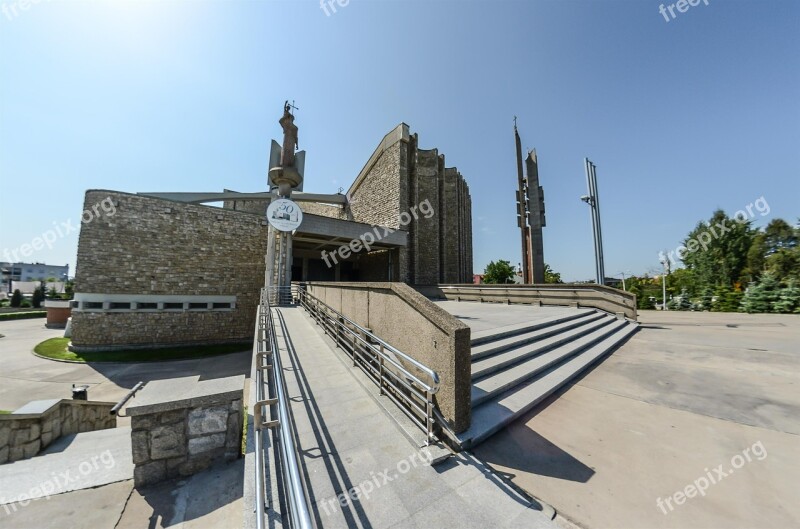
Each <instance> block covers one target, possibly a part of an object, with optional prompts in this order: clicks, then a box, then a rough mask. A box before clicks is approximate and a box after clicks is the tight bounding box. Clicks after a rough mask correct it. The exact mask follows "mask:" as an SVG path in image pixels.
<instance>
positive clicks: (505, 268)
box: [483, 260, 515, 284]
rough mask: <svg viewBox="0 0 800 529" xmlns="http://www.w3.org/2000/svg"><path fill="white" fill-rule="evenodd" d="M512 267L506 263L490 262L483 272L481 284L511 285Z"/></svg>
mask: <svg viewBox="0 0 800 529" xmlns="http://www.w3.org/2000/svg"><path fill="white" fill-rule="evenodd" d="M514 273H515V271H514V267H513V266H511V263H509V262H508V261H502V260H500V261H497V262H496V263H495V262H494V261H490V262H489V264H488V265H486V270H484V271H483V282H484V283H489V284H497V283H511V280H512V279H513V277H514Z"/></svg>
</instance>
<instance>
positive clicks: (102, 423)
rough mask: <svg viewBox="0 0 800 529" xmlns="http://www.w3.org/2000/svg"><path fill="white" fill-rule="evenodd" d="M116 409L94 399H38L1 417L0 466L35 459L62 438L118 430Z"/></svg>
mask: <svg viewBox="0 0 800 529" xmlns="http://www.w3.org/2000/svg"><path fill="white" fill-rule="evenodd" d="M113 407H114V403H113V402H95V401H91V400H69V399H63V400H62V399H51V400H35V401H33V402H29V403H28V404H26V405H25V406H23V407H21V408H20V409H18V410H16V411H15V412H14V413H11V414H8V415H0V464H2V463H12V462H14V461H18V460H20V459H27V458H29V457H33V456H35V455H36V454H38V453H39V452H40V451H41V450H42V449H43V448H45V447H46V446H47V445H49V444H50V443H52V442H53V441H55V440H56V439H58V438H59V437H61V436H62V435H69V434H73V433H81V432H91V431H94V430H105V429H107V428H114V427H116V425H117V418H116V417H114V416H113V415H111V414H110V411H111V408H113Z"/></svg>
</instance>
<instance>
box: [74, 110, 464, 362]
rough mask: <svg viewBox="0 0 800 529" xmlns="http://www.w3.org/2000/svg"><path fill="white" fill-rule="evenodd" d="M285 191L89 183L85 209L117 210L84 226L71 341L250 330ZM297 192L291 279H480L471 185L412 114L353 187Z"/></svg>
mask: <svg viewBox="0 0 800 529" xmlns="http://www.w3.org/2000/svg"><path fill="white" fill-rule="evenodd" d="M292 118H293V117H292ZM273 144H274V145H273V153H274V152H275V146H276V145H277V143H276V142H273ZM278 151H280V148H278ZM297 154H298V156H299V157H300V155H301V154H302V157H300V158H301V159H303V160H304V153H297ZM270 166H271V167H272V166H273V161H272V160H271V164H270ZM273 196H274V194H272V195H271V194H270V193H268V192H264V193H236V192H233V191H229V190H225V191H224V192H222V193H138V194H130V193H123V192H119V191H107V190H89V191H87V192H86V195H85V204H84V209H90V208H91V207H92V206H93V205H95V204H98V203H101V202H102V201H104V200H106V201H108V200H110V201H112V202H113V204H114V208H113V211H114V213H113V215H111V214H109V215H104V216H99V217H98V218H96V219H94V220H93V221H92V222H90V223H85V224H83V225H82V226H81V233H80V240H79V243H78V260H77V269H76V277H75V292H76V294H75V299H74V301H73V310H72V345H71V348H72V349H73V350H75V351H90V350H110V349H116V348H131V347H157V346H163V345H178V344H180V345H191V344H196V343H206V344H207V343H226V342H240V341H241V342H247V341H250V340H251V339H252V333H253V325H254V318H255V314H256V306H257V304H258V300H259V292H260V289H261V288H262V287H263V286H264V283H265V273H266V264H265V256H266V255H267V241H268V221H267V218H266V210H267V207H268V205H269V203H270V200H271V198H272V197H273ZM291 199H292V200H293V201H295V202H296V203H297V204H299V206H300V208H301V209H302V222H301V224H300V225H299V226H298V227H297V229H296V230H295V231H294V232H293V233H292V237H291V252H290V253H289V255H290V258H289V259H290V261H291V280H292V281H370V282H384V281H397V282H404V283H407V284H409V285H413V286H423V285H435V284H442V283H470V282H471V280H472V216H471V212H472V200H471V197H470V193H469V186H468V185H467V183H466V181H465V180H464V178H463V177H462V175H461V173H459V171H458V170H457V169H456V168H451V167H446V166H445V157H444V155H443V154H439V152H438V150H436V149H431V150H424V149H420V148H419V144H418V137H417V135H416V134H411V133H410V132H409V127H408V125H406V124H405V123H401V124H400V125H398V126H397V127H395V128H394V129H393V130H392V131H390V132H389V133H388V134H387V135H386V136H385V137H384V138H383V140H382V141H381V142H380V144H379V145H378V147H377V149H375V151H374V152H373V153H372V155H371V156H370V157H369V160H368V161H367V163H366V164H365V165H364V168H363V169H362V170H361V172H360V173H359V174H358V176H357V177H356V178H355V180H354V181H353V184H352V185H351V186H350V188H349V189H348V190H347V193H346V194H344V195H342V194H337V195H318V194H313V193H304V192H302V191H301V192H295V193H292V195H291ZM208 202H217V203H218V202H222V203H223V207H222V208H219V207H213V206H207V205H203V203H208Z"/></svg>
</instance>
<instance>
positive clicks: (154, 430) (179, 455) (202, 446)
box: [128, 376, 244, 487]
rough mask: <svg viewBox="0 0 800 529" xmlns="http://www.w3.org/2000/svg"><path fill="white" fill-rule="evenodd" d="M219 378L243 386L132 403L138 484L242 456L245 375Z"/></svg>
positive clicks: (163, 382) (190, 471)
mask: <svg viewBox="0 0 800 529" xmlns="http://www.w3.org/2000/svg"><path fill="white" fill-rule="evenodd" d="M220 380H221V381H222V383H223V384H227V385H233V386H237V387H239V388H240V389H238V390H236V391H224V392H222V393H219V394H213V393H212V394H206V395H202V396H196V397H193V398H191V399H179V400H174V401H169V400H168V399H167V400H165V401H164V402H159V403H157V404H144V405H137V406H135V407H129V408H128V414H130V415H131V446H132V455H133V464H134V465H135V467H134V471H133V479H134V484H135V486H136V487H143V486H146V485H152V484H153V483H158V482H159V481H163V480H166V479H172V478H176V477H183V476H189V475H191V474H195V473H197V472H200V471H202V470H205V469H206V468H208V467H209V466H211V465H212V464H213V463H214V462H216V461H222V460H224V461H232V460H234V459H236V458H238V457H240V455H241V446H242V426H243V420H244V409H243V407H242V396H243V385H244V377H243V376H240V377H231V378H230V379H220ZM159 382H160V383H162V384H163V385H169V383H170V381H168V380H165V381H159ZM151 384H154V383H151ZM199 385H202V383H200V384H199ZM146 389H147V388H146ZM177 393H180V392H177Z"/></svg>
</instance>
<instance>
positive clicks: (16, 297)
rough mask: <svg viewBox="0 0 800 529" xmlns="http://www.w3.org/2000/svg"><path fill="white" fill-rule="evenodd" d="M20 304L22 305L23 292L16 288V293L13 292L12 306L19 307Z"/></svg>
mask: <svg viewBox="0 0 800 529" xmlns="http://www.w3.org/2000/svg"><path fill="white" fill-rule="evenodd" d="M20 305H22V292H20V291H19V289H16V290H15V291H14V293H13V294H11V306H12V307H19V306H20Z"/></svg>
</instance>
